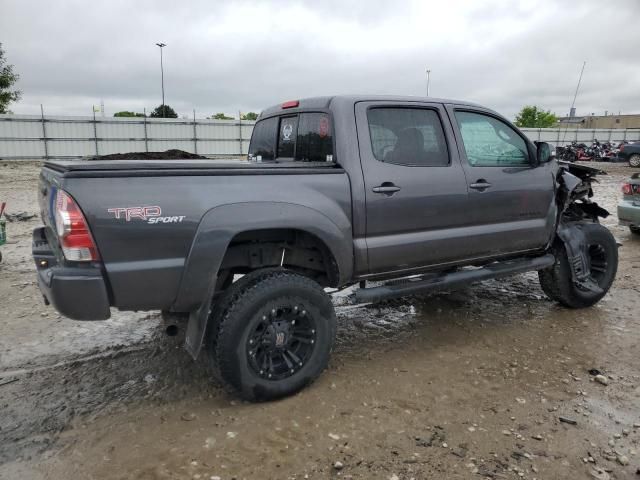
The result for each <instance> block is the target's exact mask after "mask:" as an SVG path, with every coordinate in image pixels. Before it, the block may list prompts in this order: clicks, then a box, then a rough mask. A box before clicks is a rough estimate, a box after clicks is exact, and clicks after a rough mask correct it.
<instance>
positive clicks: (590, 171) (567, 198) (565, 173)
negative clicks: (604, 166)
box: [556, 162, 609, 293]
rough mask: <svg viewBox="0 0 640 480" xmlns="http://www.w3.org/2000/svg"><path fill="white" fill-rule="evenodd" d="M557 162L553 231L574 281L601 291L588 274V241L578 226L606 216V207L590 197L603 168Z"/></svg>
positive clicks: (603, 173) (579, 286) (579, 285)
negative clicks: (556, 212)
mask: <svg viewBox="0 0 640 480" xmlns="http://www.w3.org/2000/svg"><path fill="white" fill-rule="evenodd" d="M559 164H560V169H559V171H558V176H557V181H558V184H559V188H558V190H557V192H558V193H557V198H556V201H557V204H558V221H557V225H558V227H557V229H556V235H557V238H558V239H559V241H560V242H561V243H562V245H563V246H564V249H565V251H566V254H567V259H568V261H569V267H570V269H571V276H572V279H573V282H574V284H575V285H576V286H577V287H578V288H580V289H582V290H586V291H592V292H594V293H601V292H602V289H601V288H600V287H599V286H598V284H597V283H596V282H595V281H594V280H593V278H592V277H591V273H590V268H589V267H590V265H589V252H588V249H589V245H588V242H587V239H586V236H585V234H584V232H583V230H582V226H583V225H584V223H585V222H598V218H606V217H608V216H609V212H608V211H607V210H606V209H604V208H602V207H601V206H599V205H598V204H597V203H596V202H593V201H592V200H591V197H593V188H592V183H593V182H597V179H596V178H595V177H596V175H606V172H604V171H602V170H600V169H597V168H593V167H587V166H584V165H576V164H573V163H564V162H559Z"/></svg>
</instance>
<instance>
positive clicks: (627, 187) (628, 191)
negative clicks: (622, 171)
mask: <svg viewBox="0 0 640 480" xmlns="http://www.w3.org/2000/svg"><path fill="white" fill-rule="evenodd" d="M622 194H623V195H633V189H632V188H631V185H629V184H628V183H623V184H622Z"/></svg>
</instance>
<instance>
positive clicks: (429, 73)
mask: <svg viewBox="0 0 640 480" xmlns="http://www.w3.org/2000/svg"><path fill="white" fill-rule="evenodd" d="M430 83H431V70H429V69H428V68H427V97H428V96H429V84H430Z"/></svg>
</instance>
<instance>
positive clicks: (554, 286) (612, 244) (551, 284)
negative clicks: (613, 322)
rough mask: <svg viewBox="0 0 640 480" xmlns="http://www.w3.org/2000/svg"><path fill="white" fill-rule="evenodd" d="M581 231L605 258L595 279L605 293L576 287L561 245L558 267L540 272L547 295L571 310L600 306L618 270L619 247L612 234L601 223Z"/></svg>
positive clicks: (557, 259)
mask: <svg viewBox="0 0 640 480" xmlns="http://www.w3.org/2000/svg"><path fill="white" fill-rule="evenodd" d="M582 230H583V232H584V234H585V236H586V240H587V242H588V244H589V245H590V246H594V248H596V249H597V250H598V251H600V252H601V254H602V256H603V258H604V262H605V265H604V266H602V265H599V266H598V268H599V269H600V270H603V271H599V272H598V277H599V278H597V279H596V278H595V277H594V280H596V282H597V283H598V286H599V287H600V288H601V289H602V292H592V291H586V290H582V289H580V288H578V287H577V286H576V285H575V284H574V282H573V280H572V278H571V268H570V266H569V260H568V258H567V252H566V250H565V248H564V245H562V243H560V242H559V244H558V245H557V246H556V248H555V252H554V253H555V255H556V263H555V264H554V265H553V266H551V267H549V268H546V269H544V270H540V271H539V272H538V278H539V279H540V286H541V287H542V290H543V291H544V293H545V294H546V295H547V296H548V297H549V298H551V299H552V300H555V301H557V302H558V303H560V304H561V305H564V306H565V307H569V308H585V307H590V306H592V305H595V304H596V303H598V302H599V301H600V299H601V298H602V297H604V296H605V295H606V293H607V291H609V288H610V287H611V284H612V283H613V280H614V279H615V277H616V272H617V270H618V245H617V243H616V240H615V238H614V237H613V235H612V234H611V232H610V231H609V230H608V229H607V228H606V227H603V226H602V225H600V224H598V223H585V224H584V225H583V226H582ZM590 248H591V247H590Z"/></svg>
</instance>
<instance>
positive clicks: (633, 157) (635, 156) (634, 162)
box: [629, 153, 640, 168]
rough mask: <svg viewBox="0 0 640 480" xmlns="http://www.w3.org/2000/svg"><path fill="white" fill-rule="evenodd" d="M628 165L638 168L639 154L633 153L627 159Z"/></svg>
mask: <svg viewBox="0 0 640 480" xmlns="http://www.w3.org/2000/svg"><path fill="white" fill-rule="evenodd" d="M629 165H630V166H632V167H636V168H637V167H640V154H638V153H634V154H633V155H631V156H630V157H629Z"/></svg>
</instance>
